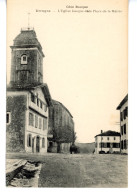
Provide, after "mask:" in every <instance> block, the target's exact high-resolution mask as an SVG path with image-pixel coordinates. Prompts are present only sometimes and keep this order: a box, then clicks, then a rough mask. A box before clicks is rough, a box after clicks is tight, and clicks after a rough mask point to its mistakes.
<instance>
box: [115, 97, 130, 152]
mask: <svg viewBox="0 0 137 195" xmlns="http://www.w3.org/2000/svg"><path fill="white" fill-rule="evenodd" d="M117 110H120V130H121V131H120V134H121V153H126V154H127V153H128V95H126V96H125V97H124V99H123V100H122V101H121V102H120V104H119V105H118V107H117Z"/></svg>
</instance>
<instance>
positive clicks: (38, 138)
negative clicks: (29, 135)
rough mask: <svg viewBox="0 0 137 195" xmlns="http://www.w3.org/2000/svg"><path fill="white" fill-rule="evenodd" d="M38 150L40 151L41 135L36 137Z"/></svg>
mask: <svg viewBox="0 0 137 195" xmlns="http://www.w3.org/2000/svg"><path fill="white" fill-rule="evenodd" d="M36 152H37V153H39V152H40V137H39V136H37V137H36Z"/></svg>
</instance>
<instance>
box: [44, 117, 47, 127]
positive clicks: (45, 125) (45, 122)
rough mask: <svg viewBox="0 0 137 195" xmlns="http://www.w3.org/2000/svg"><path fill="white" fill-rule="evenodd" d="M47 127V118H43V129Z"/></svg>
mask: <svg viewBox="0 0 137 195" xmlns="http://www.w3.org/2000/svg"><path fill="white" fill-rule="evenodd" d="M45 129H47V118H45V119H43V130H45Z"/></svg>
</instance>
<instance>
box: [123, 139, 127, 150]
mask: <svg viewBox="0 0 137 195" xmlns="http://www.w3.org/2000/svg"><path fill="white" fill-rule="evenodd" d="M123 149H127V141H126V139H125V140H124V148H123Z"/></svg>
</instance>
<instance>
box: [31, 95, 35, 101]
mask: <svg viewBox="0 0 137 195" xmlns="http://www.w3.org/2000/svg"><path fill="white" fill-rule="evenodd" d="M31 101H32V102H33V103H35V95H34V94H33V93H31Z"/></svg>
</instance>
